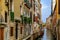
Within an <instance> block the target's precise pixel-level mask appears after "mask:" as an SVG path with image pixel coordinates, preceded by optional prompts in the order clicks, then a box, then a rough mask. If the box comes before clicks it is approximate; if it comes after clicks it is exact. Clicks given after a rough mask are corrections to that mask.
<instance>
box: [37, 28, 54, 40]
mask: <svg viewBox="0 0 60 40" xmlns="http://www.w3.org/2000/svg"><path fill="white" fill-rule="evenodd" d="M38 40H53V36H52V34H51V31H50V30H47V29H46V28H44V35H43V37H42V38H38Z"/></svg>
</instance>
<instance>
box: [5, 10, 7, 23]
mask: <svg viewBox="0 0 60 40" xmlns="http://www.w3.org/2000/svg"><path fill="white" fill-rule="evenodd" d="M5 22H7V12H6V11H5Z"/></svg>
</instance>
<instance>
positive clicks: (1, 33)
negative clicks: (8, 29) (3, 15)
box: [0, 28, 4, 40]
mask: <svg viewBox="0 0 60 40" xmlns="http://www.w3.org/2000/svg"><path fill="white" fill-rule="evenodd" d="M0 40H4V28H0Z"/></svg>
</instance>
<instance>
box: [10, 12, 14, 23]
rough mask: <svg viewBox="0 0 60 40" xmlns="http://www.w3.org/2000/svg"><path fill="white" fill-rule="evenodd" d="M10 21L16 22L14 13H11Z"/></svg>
mask: <svg viewBox="0 0 60 40" xmlns="http://www.w3.org/2000/svg"><path fill="white" fill-rule="evenodd" d="M10 20H11V21H12V22H14V12H10Z"/></svg>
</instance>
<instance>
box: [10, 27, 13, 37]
mask: <svg viewBox="0 0 60 40" xmlns="http://www.w3.org/2000/svg"><path fill="white" fill-rule="evenodd" d="M10 36H13V27H11V28H10Z"/></svg>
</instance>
